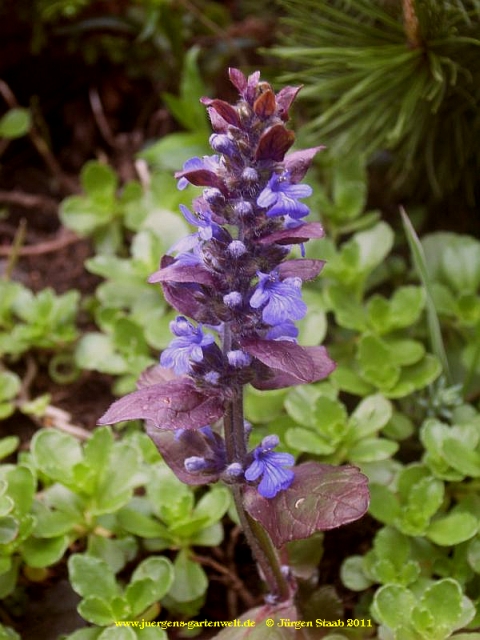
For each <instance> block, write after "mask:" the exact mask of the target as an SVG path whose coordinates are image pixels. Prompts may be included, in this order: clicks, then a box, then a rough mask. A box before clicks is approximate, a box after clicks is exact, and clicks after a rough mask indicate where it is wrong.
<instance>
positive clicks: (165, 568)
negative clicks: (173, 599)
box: [125, 557, 174, 616]
mask: <svg viewBox="0 0 480 640" xmlns="http://www.w3.org/2000/svg"><path fill="white" fill-rule="evenodd" d="M173 579H174V569H173V565H172V563H171V562H170V561H169V560H167V558H155V557H152V558H147V559H146V560H144V561H143V562H141V563H140V564H139V565H138V566H137V568H136V569H135V571H134V572H133V575H132V579H131V581H130V584H129V585H128V587H127V589H126V590H125V597H126V599H127V601H128V603H129V605H130V608H131V612H132V615H133V616H138V615H140V614H141V613H142V612H143V611H145V610H146V609H147V608H148V607H149V606H150V605H152V604H153V603H154V602H158V601H159V600H160V599H161V598H163V596H164V595H165V594H166V593H167V592H168V591H169V589H170V587H171V586H172V583H173Z"/></svg>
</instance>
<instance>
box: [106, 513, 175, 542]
mask: <svg viewBox="0 0 480 640" xmlns="http://www.w3.org/2000/svg"><path fill="white" fill-rule="evenodd" d="M117 519H118V523H119V524H120V526H121V527H122V528H123V529H125V531H128V532H129V533H133V534H135V535H136V536H140V537H142V538H163V537H168V529H167V528H166V527H165V526H163V525H162V524H160V522H158V520H155V519H154V518H152V517H150V516H147V515H145V514H144V513H140V512H139V511H136V510H135V509H132V508H129V507H124V508H123V509H120V511H118V513H117Z"/></svg>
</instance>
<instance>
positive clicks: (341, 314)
mask: <svg viewBox="0 0 480 640" xmlns="http://www.w3.org/2000/svg"><path fill="white" fill-rule="evenodd" d="M326 295H327V299H328V301H329V303H330V305H331V307H332V309H333V312H334V313H335V319H336V321H337V322H338V324H339V325H340V326H341V327H345V328H346V329H353V330H355V331H365V330H366V329H367V314H366V312H365V308H364V307H363V305H362V304H361V303H360V302H359V301H358V300H356V299H355V296H353V295H352V292H351V291H350V290H349V289H347V288H344V287H343V286H338V285H332V286H331V287H329V289H328V290H327V292H326Z"/></svg>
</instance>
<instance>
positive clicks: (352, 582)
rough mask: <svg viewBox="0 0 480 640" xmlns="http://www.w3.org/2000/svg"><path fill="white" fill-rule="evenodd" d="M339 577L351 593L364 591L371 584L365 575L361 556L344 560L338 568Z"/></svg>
mask: <svg viewBox="0 0 480 640" xmlns="http://www.w3.org/2000/svg"><path fill="white" fill-rule="evenodd" d="M340 577H341V580H342V582H343V584H344V585H345V586H346V587H347V589H351V590H352V591H365V589H368V588H369V587H371V586H372V584H373V582H372V580H370V578H369V577H368V576H367V575H365V571H364V565H363V556H350V557H349V558H347V559H346V560H344V561H343V563H342V566H341V568H340Z"/></svg>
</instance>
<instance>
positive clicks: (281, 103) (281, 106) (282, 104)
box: [276, 87, 302, 122]
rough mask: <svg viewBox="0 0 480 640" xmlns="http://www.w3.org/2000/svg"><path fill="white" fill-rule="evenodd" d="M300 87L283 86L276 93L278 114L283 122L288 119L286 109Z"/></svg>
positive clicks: (290, 104)
mask: <svg viewBox="0 0 480 640" xmlns="http://www.w3.org/2000/svg"><path fill="white" fill-rule="evenodd" d="M301 88H302V87H283V89H280V91H279V92H278V93H277V98H276V100H277V105H278V111H279V116H280V117H281V118H282V120H284V121H285V122H286V121H287V120H288V110H289V109H290V107H291V106H292V103H293V101H294V100H295V98H296V97H297V94H298V92H299V91H300V89H301Z"/></svg>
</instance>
